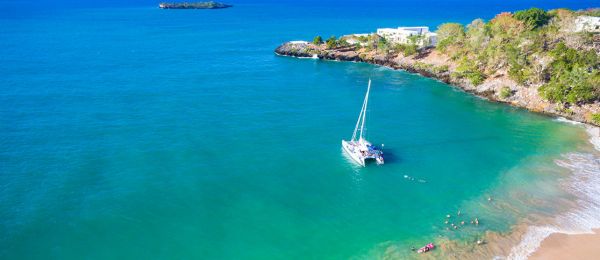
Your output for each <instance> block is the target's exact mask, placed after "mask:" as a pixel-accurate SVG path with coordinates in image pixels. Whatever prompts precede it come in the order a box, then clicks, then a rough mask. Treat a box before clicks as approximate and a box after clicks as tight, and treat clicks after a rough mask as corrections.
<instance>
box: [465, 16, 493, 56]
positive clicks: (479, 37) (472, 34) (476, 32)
mask: <svg viewBox="0 0 600 260" xmlns="http://www.w3.org/2000/svg"><path fill="white" fill-rule="evenodd" d="M466 37H467V43H468V45H469V47H470V48H471V49H474V50H479V49H481V48H483V46H485V44H487V41H488V38H489V37H488V36H487V27H486V26H485V22H484V21H483V20H482V19H475V20H473V21H472V22H471V23H470V24H469V25H467V34H466Z"/></svg>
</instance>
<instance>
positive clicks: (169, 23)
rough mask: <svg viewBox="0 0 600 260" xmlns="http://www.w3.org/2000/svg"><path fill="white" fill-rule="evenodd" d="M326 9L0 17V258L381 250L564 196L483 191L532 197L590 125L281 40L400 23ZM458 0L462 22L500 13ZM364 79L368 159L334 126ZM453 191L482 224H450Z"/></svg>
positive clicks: (342, 123)
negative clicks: (351, 155)
mask: <svg viewBox="0 0 600 260" xmlns="http://www.w3.org/2000/svg"><path fill="white" fill-rule="evenodd" d="M328 8H332V7H326V8H323V9H318V10H316V11H315V9H313V8H311V6H310V5H300V6H295V5H291V4H286V3H278V4H275V5H274V6H272V7H268V8H267V7H265V5H264V4H246V5H240V6H236V7H235V8H233V9H228V10H219V11H216V12H180V11H177V12H171V11H166V12H165V11H162V10H157V9H155V8H151V7H131V8H83V9H66V10H59V9H53V10H50V11H34V12H32V13H26V14H19V13H16V14H11V15H7V16H5V17H4V18H2V20H1V22H2V24H3V26H2V27H1V28H0V33H1V34H2V37H1V39H2V40H0V57H1V58H0V59H1V61H2V62H1V65H2V68H0V72H2V74H3V78H2V79H1V81H0V104H2V105H0V173H1V174H0V202H1V203H0V216H2V218H1V219H0V256H1V258H3V259H19V258H48V257H52V258H61V259H67V258H75V259H79V258H82V257H84V258H113V257H119V258H125V257H128V258H146V257H148V258H169V259H172V258H205V259H213V258H349V257H361V256H365V257H373V256H381V255H382V254H385V253H384V252H385V250H386V245H389V244H393V245H397V246H398V248H400V251H401V252H400V254H403V253H407V252H408V247H409V246H410V245H419V244H420V243H424V242H427V241H430V240H432V239H434V238H436V237H438V235H440V234H441V235H444V236H448V237H451V238H464V237H470V236H476V235H480V234H482V233H483V232H484V231H485V230H488V229H489V230H492V231H506V230H508V229H509V228H510V226H511V225H513V224H515V223H516V222H517V221H518V220H519V218H523V217H524V216H525V215H526V214H527V213H529V212H538V211H539V212H552V211H553V210H556V209H553V208H552V207H546V206H544V205H542V206H540V207H537V206H535V205H529V204H524V205H517V206H518V207H519V210H516V211H515V212H513V213H512V214H502V212H499V211H498V208H494V209H489V208H487V207H486V206H483V205H480V203H479V202H478V201H480V200H482V199H483V198H485V197H486V196H487V195H488V194H493V195H494V196H495V197H496V194H497V196H500V197H498V198H495V200H497V201H500V202H502V201H503V199H504V200H509V199H511V197H510V194H506V193H505V192H504V191H506V190H513V189H512V188H511V187H514V188H515V189H526V188H527V187H537V186H536V185H539V184H544V185H549V186H550V188H548V190H546V191H544V190H541V191H540V192H538V193H537V195H534V196H540V197H544V196H553V194H554V192H555V191H554V190H553V188H552V185H551V183H553V181H554V180H556V178H557V176H560V174H561V172H560V171H559V170H557V169H556V167H555V166H554V164H553V160H554V159H555V158H558V157H559V156H560V155H561V154H564V153H566V152H570V151H574V150H576V149H578V148H579V147H581V146H585V144H586V136H585V133H584V132H583V130H582V129H580V128H579V127H575V126H571V125H566V124H561V123H557V122H555V121H552V120H551V119H549V118H547V117H543V116H539V115H535V114H532V113H528V112H525V111H522V110H518V109H514V108H510V107H507V106H504V105H500V104H493V103H489V102H486V101H484V100H481V99H478V98H476V97H473V96H470V95H468V94H465V93H463V92H460V91H457V90H456V89H454V88H452V87H450V86H448V85H445V84H443V83H440V82H437V81H434V80H430V79H426V78H423V77H420V76H417V75H411V74H408V73H405V72H400V71H392V70H389V69H385V68H379V67H375V66H371V65H367V64H357V63H340V62H325V61H315V60H300V59H293V58H287V57H277V56H275V55H274V54H273V52H272V51H273V49H274V48H275V47H276V46H277V44H279V43H280V42H283V41H286V40H294V39H306V38H308V39H310V38H312V36H314V35H315V34H322V35H329V34H342V33H350V32H356V31H358V32H360V31H367V30H372V29H373V28H376V27H378V26H384V25H390V26H391V25H393V24H396V23H398V20H396V19H397V18H395V16H393V11H394V10H400V9H401V8H400V7H398V6H395V7H394V8H396V9H394V8H392V9H391V10H388V11H386V12H384V15H382V17H378V18H377V17H374V16H373V15H372V14H373V13H374V12H375V9H369V8H367V9H366V11H364V12H358V14H357V15H356V17H355V16H353V15H351V13H348V14H343V15H342V14H340V15H339V16H337V18H338V19H333V18H328V17H327V16H326V14H328V13H329V11H330V9H328ZM348 8H356V9H351V10H354V11H356V10H363V9H360V8H359V7H357V6H354V7H348ZM443 8H444V7H443V6H442V7H440V9H439V10H438V11H437V12H439V13H445V12H443V10H444V9H443ZM477 8H479V9H477ZM499 8H507V7H505V6H500V7H499ZM289 9H294V10H295V12H291V13H289V12H284V11H285V10H289ZM450 10H454V11H451V12H449V13H446V15H447V16H450V15H455V16H453V17H458V18H456V19H457V20H460V21H469V20H471V19H473V18H476V17H478V16H480V15H477V12H479V13H483V15H481V16H484V15H486V14H487V15H491V14H493V13H495V12H496V11H498V10H495V9H490V10H485V11H483V10H484V8H483V7H481V6H476V7H474V8H473V9H460V8H456V9H450ZM502 10H504V9H502ZM6 14H8V13H6ZM419 16H420V13H418V12H417V13H416V14H414V13H413V16H405V18H403V19H404V20H400V22H405V23H406V24H416V23H418V21H420V20H419V19H421V17H419ZM309 18H312V19H309ZM443 18H447V17H445V16H441V17H437V18H423V19H425V20H426V22H425V23H427V24H428V25H431V26H434V25H436V24H437V23H439V22H440V21H441V20H440V19H443ZM368 78H371V79H372V80H373V89H372V94H371V102H370V111H369V113H368V122H367V127H368V139H369V140H371V141H372V142H374V143H377V144H379V143H384V144H385V152H386V160H387V163H386V165H385V166H382V167H377V166H373V167H367V168H357V167H355V166H354V165H353V164H352V163H350V162H348V160H347V159H346V158H345V157H344V156H343V155H342V152H341V149H340V140H341V139H342V138H349V137H350V136H351V134H352V130H353V127H354V123H355V120H356V117H357V116H358V112H359V110H360V105H361V102H362V98H363V95H364V91H365V90H366V84H367V80H368ZM405 175H407V176H410V177H413V178H414V181H411V180H410V179H407V178H406V177H405ZM419 180H421V181H419ZM549 183H550V184H549ZM459 209H463V210H465V209H467V210H466V211H463V212H465V213H464V214H465V215H466V216H471V217H473V216H485V217H484V218H483V217H482V218H483V219H482V222H484V223H483V224H482V225H481V226H480V227H477V228H472V229H470V230H466V231H464V232H462V233H460V232H456V233H446V231H444V227H443V223H442V221H443V218H444V216H445V215H446V214H448V213H449V212H456V211H457V210H459ZM405 251H406V252H405Z"/></svg>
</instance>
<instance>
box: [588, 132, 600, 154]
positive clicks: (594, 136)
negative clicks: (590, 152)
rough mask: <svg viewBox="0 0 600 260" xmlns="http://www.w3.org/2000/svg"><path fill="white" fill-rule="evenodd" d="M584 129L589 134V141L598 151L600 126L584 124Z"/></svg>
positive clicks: (599, 148) (599, 147) (599, 149)
mask: <svg viewBox="0 0 600 260" xmlns="http://www.w3.org/2000/svg"><path fill="white" fill-rule="evenodd" d="M586 130H587V132H588V134H590V142H591V143H592V144H593V145H594V148H596V150H598V151H600V127H595V126H586Z"/></svg>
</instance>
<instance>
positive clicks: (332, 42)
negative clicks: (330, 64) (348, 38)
mask: <svg viewBox="0 0 600 260" xmlns="http://www.w3.org/2000/svg"><path fill="white" fill-rule="evenodd" d="M325 43H326V44H327V48H328V49H333V48H335V47H337V40H336V38H335V36H334V35H332V36H331V37H329V39H327V41H326V42H325Z"/></svg>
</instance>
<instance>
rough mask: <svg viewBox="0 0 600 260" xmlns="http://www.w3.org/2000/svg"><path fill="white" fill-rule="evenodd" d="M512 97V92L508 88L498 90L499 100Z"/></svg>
mask: <svg viewBox="0 0 600 260" xmlns="http://www.w3.org/2000/svg"><path fill="white" fill-rule="evenodd" d="M512 95H513V92H512V90H510V88H509V87H507V86H504V87H502V88H500V97H501V98H508V97H510V96H512Z"/></svg>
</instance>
